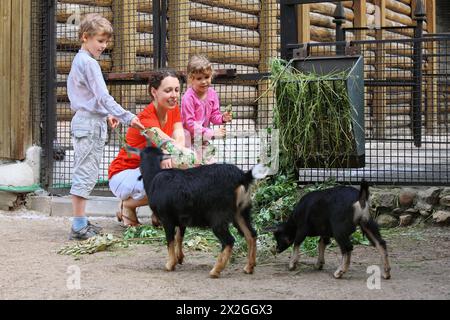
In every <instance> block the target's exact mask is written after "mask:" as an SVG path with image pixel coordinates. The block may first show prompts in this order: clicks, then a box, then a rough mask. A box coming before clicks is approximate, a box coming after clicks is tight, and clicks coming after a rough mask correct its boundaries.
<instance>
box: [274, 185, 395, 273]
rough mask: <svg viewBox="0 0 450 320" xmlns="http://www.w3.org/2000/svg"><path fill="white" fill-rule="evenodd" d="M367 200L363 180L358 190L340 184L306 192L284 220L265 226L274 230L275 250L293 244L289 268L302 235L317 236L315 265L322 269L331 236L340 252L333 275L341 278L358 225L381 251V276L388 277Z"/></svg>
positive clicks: (383, 244) (295, 259)
mask: <svg viewBox="0 0 450 320" xmlns="http://www.w3.org/2000/svg"><path fill="white" fill-rule="evenodd" d="M368 200H369V186H368V183H367V182H366V181H364V180H363V181H362V182H361V187H360V190H359V191H358V190H357V189H356V188H353V187H345V186H339V187H334V188H330V189H326V190H321V191H314V192H311V193H308V194H307V195H305V196H304V197H303V198H302V199H301V200H300V201H299V203H298V204H297V205H296V207H295V208H294V210H293V213H292V214H291V216H290V217H289V218H288V220H287V221H286V222H283V223H281V224H279V225H277V226H276V227H273V228H269V229H268V231H273V233H274V236H275V240H276V242H277V245H276V252H278V253H281V252H283V251H284V250H286V249H287V248H288V247H290V246H291V245H292V244H293V245H294V249H293V254H292V257H291V260H290V262H289V270H294V269H295V268H296V265H297V262H298V259H299V248H300V245H301V244H302V242H303V241H304V240H305V238H306V237H315V236H320V242H319V248H318V251H319V257H318V260H317V264H316V268H317V269H319V270H321V269H322V267H323V265H324V263H325V258H324V253H325V246H326V245H327V244H329V243H330V238H332V237H333V238H334V239H335V240H336V242H337V244H338V245H339V247H340V249H341V253H342V263H341V265H340V266H339V267H338V268H337V270H336V271H335V273H334V277H335V278H341V277H342V275H343V274H344V273H345V272H347V270H348V268H349V265H350V256H351V252H352V250H353V245H352V243H351V240H350V236H351V235H352V233H353V232H355V231H356V226H358V225H359V227H360V228H361V230H362V232H363V233H364V234H365V235H366V236H367V238H368V239H369V241H370V243H371V244H372V245H373V246H375V247H376V248H377V249H378V251H379V252H380V254H381V258H382V261H383V265H384V273H383V277H384V278H385V279H389V278H390V277H391V275H390V270H391V268H390V266H389V260H388V254H387V249H386V242H385V241H384V240H383V239H382V237H381V234H380V231H379V228H378V225H377V223H376V222H375V221H374V220H373V219H372V218H371V216H370V214H369V203H368V202H369V201H368Z"/></svg>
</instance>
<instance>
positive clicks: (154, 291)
mask: <svg viewBox="0 0 450 320" xmlns="http://www.w3.org/2000/svg"><path fill="white" fill-rule="evenodd" d="M92 221H93V222H94V223H95V224H98V225H100V226H102V227H103V228H104V229H105V231H106V232H109V233H113V234H115V235H121V234H122V231H123V229H122V228H121V227H120V226H119V225H118V223H117V222H116V221H114V219H112V218H97V219H92ZM145 222H146V221H145V220H144V223H145ZM69 228H70V220H69V219H68V218H62V217H48V216H44V215H42V214H39V213H37V212H32V211H24V210H21V211H16V212H5V211H0V237H1V239H2V245H1V246H0V299H158V300H159V299H194V300H212V299H224V300H227V299H237V300H240V299H250V300H266V299H275V300H281V299H283V300H285V299H389V300H393V299H394V300H395V299H401V300H405V299H447V300H448V299H450V272H449V271H450V227H426V228H419V229H417V228H415V229H412V228H407V229H405V228H403V229H397V230H396V231H395V232H393V233H392V234H389V235H388V236H387V237H386V240H387V242H388V250H389V254H390V260H391V266H392V279H390V280H384V279H382V280H381V283H380V288H379V289H369V288H368V286H367V279H368V278H369V277H370V276H371V274H368V273H367V272H366V271H367V267H368V266H370V265H379V264H380V258H379V256H378V253H377V251H376V250H375V249H374V248H372V247H367V246H361V245H359V246H356V247H355V250H354V252H353V256H352V264H351V266H350V270H349V272H348V273H347V274H345V275H344V277H343V279H341V280H335V279H334V278H333V277H332V273H333V271H334V270H335V268H336V267H337V265H338V261H339V260H338V259H339V254H338V251H337V250H336V249H327V251H326V255H325V259H326V264H325V266H324V270H322V271H316V270H314V268H313V265H314V263H315V258H312V257H307V256H304V255H302V258H301V264H300V265H299V267H298V268H297V270H296V271H293V272H290V271H288V270H287V264H288V259H289V255H288V254H282V255H280V256H278V257H276V258H275V257H273V258H270V259H269V260H267V259H266V261H264V262H263V263H260V264H259V265H257V267H256V269H255V273H254V274H253V275H246V274H244V273H243V272H242V268H243V266H244V264H245V261H244V259H241V258H238V259H235V261H234V262H232V263H231V264H230V265H228V266H227V268H226V269H225V270H224V272H223V273H222V277H221V278H219V279H210V278H209V277H208V272H209V270H210V269H211V268H212V266H213V264H214V262H215V257H214V256H213V255H212V254H211V253H207V252H200V251H189V250H186V251H185V255H186V257H185V263H184V264H183V265H181V266H178V267H177V270H176V271H175V272H166V271H164V264H165V260H166V256H167V254H166V247H165V244H164V243H161V244H158V245H155V244H153V245H132V246H130V247H128V248H121V247H119V248H114V249H113V250H111V251H103V252H98V253H95V254H92V255H83V256H82V257H81V259H79V260H75V259H74V258H73V257H71V256H64V255H59V254H57V251H58V250H59V249H60V248H61V247H62V246H63V245H65V244H67V243H69V241H68V240H67V238H68V230H69ZM74 268H75V269H74ZM74 270H79V271H80V282H79V284H80V286H79V289H77V288H75V289H74V288H73V286H70V284H71V283H73V282H70V280H69V278H70V277H72V276H73V274H74V273H73V272H74ZM372 283H373V282H372ZM68 284H69V286H68Z"/></svg>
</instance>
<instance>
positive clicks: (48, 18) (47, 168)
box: [41, 0, 56, 189]
mask: <svg viewBox="0 0 450 320" xmlns="http://www.w3.org/2000/svg"><path fill="white" fill-rule="evenodd" d="M46 5H47V8H46V11H45V13H44V15H45V19H44V21H45V22H44V26H43V29H44V30H43V35H44V42H43V48H42V50H43V54H42V57H44V59H43V63H42V65H41V77H42V78H41V81H42V82H41V83H45V84H46V86H45V92H44V94H45V95H44V96H45V97H46V98H45V101H44V104H45V107H44V108H43V111H44V115H43V117H42V118H41V121H42V122H43V123H42V129H41V130H42V131H41V142H42V144H43V145H42V149H43V152H42V156H43V159H42V160H43V161H42V166H41V184H42V186H43V187H44V188H45V189H48V188H49V186H51V184H52V180H53V141H54V140H55V129H56V110H55V107H56V96H55V88H56V86H55V85H56V69H55V64H56V58H55V57H56V42H55V41H56V20H55V19H56V18H55V17H56V1H55V0H47V1H46Z"/></svg>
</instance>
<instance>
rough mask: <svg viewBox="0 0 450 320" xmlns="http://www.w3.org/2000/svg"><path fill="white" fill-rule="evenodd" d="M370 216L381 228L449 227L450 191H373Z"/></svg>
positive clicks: (402, 188)
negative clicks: (439, 225)
mask: <svg viewBox="0 0 450 320" xmlns="http://www.w3.org/2000/svg"><path fill="white" fill-rule="evenodd" d="M370 192H371V214H372V216H373V217H375V218H376V220H377V222H378V223H379V224H380V226H382V227H397V226H408V225H410V224H413V223H417V222H428V223H437V224H443V225H445V224H450V188H449V187H382V188H381V187H372V188H370Z"/></svg>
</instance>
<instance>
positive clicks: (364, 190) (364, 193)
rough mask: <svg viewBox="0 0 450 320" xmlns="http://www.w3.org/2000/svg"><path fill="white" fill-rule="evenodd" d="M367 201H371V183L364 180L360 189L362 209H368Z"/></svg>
mask: <svg viewBox="0 0 450 320" xmlns="http://www.w3.org/2000/svg"><path fill="white" fill-rule="evenodd" d="M367 200H369V183H368V182H367V181H366V180H364V179H362V181H361V186H360V189H359V204H360V205H361V208H365V207H366V203H367Z"/></svg>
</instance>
